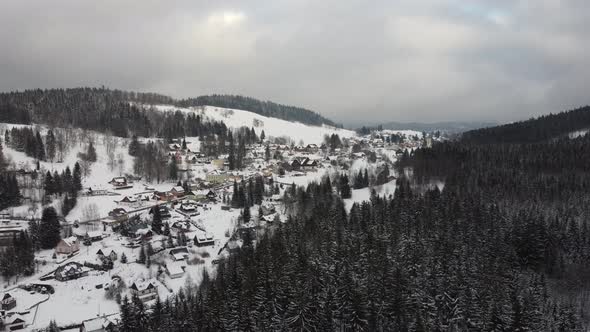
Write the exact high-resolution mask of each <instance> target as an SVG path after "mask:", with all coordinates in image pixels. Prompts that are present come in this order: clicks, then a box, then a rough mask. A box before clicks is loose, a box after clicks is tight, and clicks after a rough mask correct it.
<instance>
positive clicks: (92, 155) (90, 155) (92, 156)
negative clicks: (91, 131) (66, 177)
mask: <svg viewBox="0 0 590 332" xmlns="http://www.w3.org/2000/svg"><path fill="white" fill-rule="evenodd" d="M86 160H87V161H89V162H91V163H93V162H96V149H95V148H94V143H92V141H91V142H90V143H89V144H88V149H87V151H86Z"/></svg>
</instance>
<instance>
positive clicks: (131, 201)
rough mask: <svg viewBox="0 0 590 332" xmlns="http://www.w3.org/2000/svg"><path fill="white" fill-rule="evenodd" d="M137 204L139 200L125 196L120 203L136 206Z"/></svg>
mask: <svg viewBox="0 0 590 332" xmlns="http://www.w3.org/2000/svg"><path fill="white" fill-rule="evenodd" d="M135 203H137V198H135V197H133V196H125V197H123V199H121V200H120V201H119V204H135Z"/></svg>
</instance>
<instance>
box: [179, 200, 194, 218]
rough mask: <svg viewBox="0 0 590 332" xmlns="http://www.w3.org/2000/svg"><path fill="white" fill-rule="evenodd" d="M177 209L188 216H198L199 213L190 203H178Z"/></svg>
mask: <svg viewBox="0 0 590 332" xmlns="http://www.w3.org/2000/svg"><path fill="white" fill-rule="evenodd" d="M179 210H180V211H181V212H183V213H185V214H187V215H189V216H198V215H199V211H197V207H196V206H195V205H194V204H192V203H182V204H180V208H179Z"/></svg>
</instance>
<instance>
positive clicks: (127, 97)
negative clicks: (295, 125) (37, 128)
mask: <svg viewBox="0 0 590 332" xmlns="http://www.w3.org/2000/svg"><path fill="white" fill-rule="evenodd" d="M130 102H135V103H138V104H147V105H154V104H166V105H176V106H183V107H188V106H202V105H211V106H218V107H228V108H234V109H241V110H246V111H251V112H254V113H257V114H261V115H265V116H269V117H276V118H279V119H284V120H288V121H299V122H302V123H305V124H312V125H322V124H329V125H334V123H333V122H332V121H330V120H328V119H326V118H324V117H322V116H321V115H319V114H317V113H315V112H312V111H309V110H306V109H303V108H298V107H293V106H285V105H280V104H276V103H273V102H268V101H267V102H262V101H259V100H256V99H253V98H248V97H242V96H229V95H213V96H203V97H198V98H194V99H186V100H181V101H177V100H174V99H173V98H171V97H167V96H164V95H160V94H155V93H136V92H131V91H120V90H110V89H106V88H73V89H51V90H41V89H37V90H25V91H22V92H7V93H0V122H9V123H25V124H28V123H31V122H35V123H40V124H48V125H51V126H66V125H68V126H71V127H79V128H85V129H93V130H98V131H106V130H110V131H112V132H113V133H114V134H115V135H117V136H127V135H131V134H137V135H141V136H149V135H162V131H166V130H168V129H166V128H165V127H166V122H167V119H166V118H165V116H163V115H161V114H154V113H157V112H150V111H149V110H145V109H144V107H140V106H137V105H132V104H130ZM175 121H178V119H175ZM168 131H169V130H168Z"/></svg>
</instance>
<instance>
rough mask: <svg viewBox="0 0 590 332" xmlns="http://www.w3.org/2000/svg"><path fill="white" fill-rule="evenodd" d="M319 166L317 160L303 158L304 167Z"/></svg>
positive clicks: (312, 167) (302, 164)
mask: <svg viewBox="0 0 590 332" xmlns="http://www.w3.org/2000/svg"><path fill="white" fill-rule="evenodd" d="M317 166H318V163H317V161H315V160H311V159H309V158H305V160H303V162H302V163H301V167H302V168H303V169H314V168H316V167H317Z"/></svg>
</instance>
